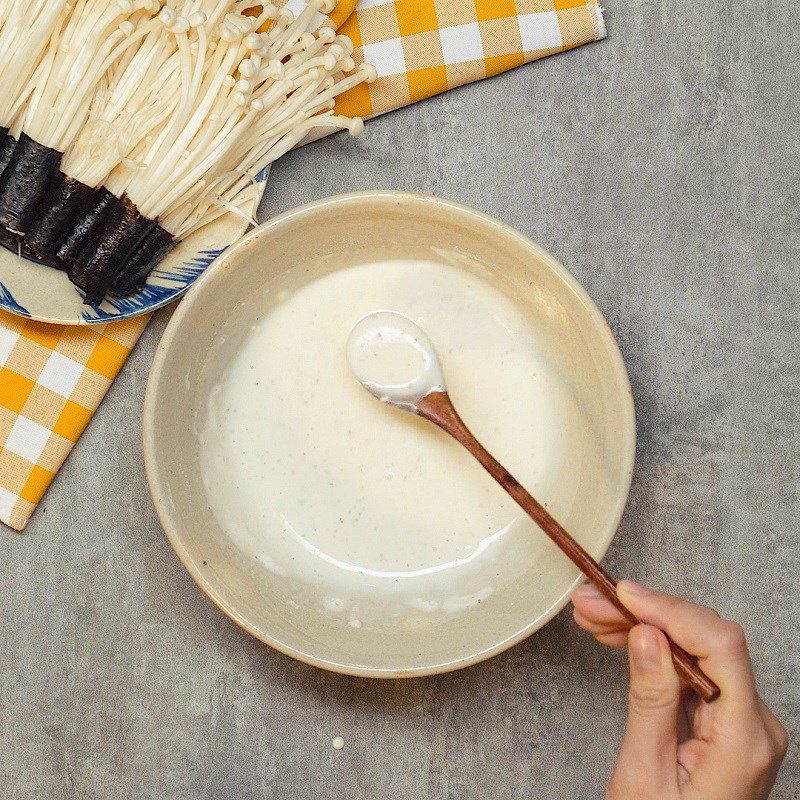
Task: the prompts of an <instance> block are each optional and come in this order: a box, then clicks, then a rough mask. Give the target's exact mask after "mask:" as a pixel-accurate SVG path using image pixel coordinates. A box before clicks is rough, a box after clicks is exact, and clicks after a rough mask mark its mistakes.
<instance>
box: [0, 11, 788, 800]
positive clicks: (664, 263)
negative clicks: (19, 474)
mask: <svg viewBox="0 0 800 800" xmlns="http://www.w3.org/2000/svg"><path fill="white" fill-rule="evenodd" d="M609 6H610V8H609V12H608V21H609V30H610V38H609V39H608V40H607V41H605V42H603V43H600V44H596V45H592V46H589V47H584V48H580V49H578V50H574V51H572V52H570V53H567V54H564V55H560V56H557V57H554V58H550V59H547V60H545V61H542V62H539V63H538V64H534V65H531V66H528V67H524V68H521V69H518V70H516V71H514V72H512V73H510V74H506V75H504V76H501V77H499V78H496V79H494V80H490V81H486V82H484V83H481V84H477V85H473V86H469V87H466V88H463V89H460V90H457V91H453V92H450V93H449V94H447V95H445V96H443V97H440V98H437V99H434V100H431V101H428V102H425V103H422V104H419V105H417V106H414V107H411V108H408V109H405V110H403V111H399V112H397V113H394V114H391V115H389V116H387V117H384V118H382V119H380V120H377V121H374V122H373V123H371V124H370V125H369V126H368V132H367V135H366V136H364V137H363V138H362V139H360V140H358V141H351V140H350V139H348V138H347V137H342V136H338V137H335V138H334V139H331V140H327V141H325V142H322V143H318V144H316V145H313V146H310V147H308V148H306V149H304V150H302V151H301V152H298V153H294V154H291V155H290V156H288V157H286V158H285V159H283V160H282V162H281V163H280V165H279V166H278V167H277V168H276V169H275V170H274V172H273V175H272V180H271V183H270V187H269V191H268V197H267V208H268V211H269V212H270V213H275V212H278V211H281V210H283V209H286V208H289V207H291V206H294V205H296V204H299V203H303V202H306V201H310V200H313V199H315V198H318V197H322V196H324V195H329V194H334V193H337V192H342V191H346V190H354V189H364V188H392V189H408V190H414V191H420V192H427V193H432V194H437V195H442V196H444V197H449V198H453V199H456V200H460V201H462V202H464V203H468V204H470V205H473V206H476V207H478V208H481V209H484V210H485V211H488V212H490V213H492V214H496V215H498V216H501V217H502V218H503V219H505V220H506V221H507V222H509V223H510V224H512V225H515V226H516V227H518V228H520V229H521V230H523V231H525V232H526V233H528V234H529V235H530V236H532V237H533V238H534V239H535V240H537V241H538V242H540V243H541V244H542V245H544V247H545V248H547V249H548V250H550V251H551V252H553V253H554V254H555V255H556V256H557V257H559V258H560V259H561V260H562V261H563V262H564V263H565V264H566V265H567V267H568V268H569V269H570V270H571V271H572V272H573V274H574V275H575V276H576V277H577V278H578V279H579V280H580V281H581V282H582V283H583V285H584V286H585V287H586V288H587V289H588V291H589V293H590V294H591V295H592V297H594V299H595V300H596V301H597V303H598V305H599V306H600V308H601V309H602V310H603V312H604V313H605V314H606V316H607V318H608V320H609V322H610V323H611V326H612V328H613V329H614V331H615V333H616V334H617V336H618V338H619V340H620V344H621V347H622V349H623V352H624V355H625V358H626V361H627V364H628V369H629V371H630V375H631V380H632V382H633V387H634V391H635V396H636V404H637V412H638V426H639V449H638V454H637V466H636V472H635V476H634V482H633V490H632V493H631V498H630V503H629V506H628V509H627V513H626V515H625V518H624V521H623V524H622V527H621V530H620V532H619V535H618V537H617V539H616V541H615V543H614V545H613V547H612V550H611V552H610V554H609V556H608V564H609V566H610V567H611V568H612V569H613V571H614V572H616V573H618V574H619V575H627V576H631V577H634V578H637V579H640V580H644V581H647V582H650V583H652V584H655V585H657V586H661V587H665V588H669V587H671V588H674V589H675V590H677V591H680V592H682V593H685V594H686V595H688V596H691V597H694V598H697V599H699V600H702V601H703V602H706V603H710V604H713V605H714V606H716V607H717V608H719V609H720V610H721V611H722V612H723V613H724V614H728V615H732V616H734V617H736V618H738V619H740V620H742V621H743V623H744V624H745V625H746V627H747V630H748V633H749V638H750V642H751V647H752V652H753V657H754V660H755V662H756V665H757V668H758V672H759V675H760V681H761V687H762V689H763V693H764V695H765V697H766V698H767V699H768V702H770V703H771V704H772V705H773V707H774V708H775V709H776V710H777V711H778V713H779V714H780V716H782V717H783V719H784V720H785V721H786V722H787V723H788V725H789V727H790V728H791V729H792V731H793V734H794V736H795V739H797V738H798V735H799V734H800V730H798V714H799V712H800V694H799V692H800V688H799V687H800V669H798V658H799V657H800V627H799V626H798V619H799V618H800V596H798V595H800V592H798V584H799V579H798V573H800V553H799V552H798V545H797V540H798V536H797V531H798V524H797V518H798V515H799V514H800V497H799V496H798V487H799V486H800V447H799V446H800V411H799V410H798V390H800V356H798V344H800V336H799V334H800V331H799V330H798V328H799V327H800V325H799V323H798V300H800V271H799V269H800V268H799V267H798V263H800V179H799V178H800V175H798V163H800V142H799V140H798V136H800V133H799V131H800V127H799V126H798V115H799V112H800V81H798V65H799V64H800V49H799V48H798V41H800V39H799V38H798V36H797V12H796V8H794V7H793V6H786V5H779V4H778V3H772V2H766V3H763V2H760V3H756V2H753V0H745V1H744V2H738V3H731V2H730V0H707V1H706V2H703V3H689V2H685V0H656V2H644V0H632V2H627V3H622V2H619V3H618V2H613V0H611V2H609ZM165 322H166V313H162V314H161V315H159V317H158V319H156V321H155V322H154V323H153V324H152V325H151V326H150V329H149V330H148V332H147V333H146V335H145V336H144V337H143V339H142V341H141V343H140V344H139V346H138V348H137V349H136V351H135V353H134V355H133V357H132V358H131V359H130V361H129V363H128V364H127V366H126V367H125V369H124V371H123V373H122V375H121V376H120V378H119V380H117V382H116V383H115V384H114V387H113V388H112V390H111V392H110V393H109V395H108V398H107V400H106V402H105V403H104V405H103V407H102V409H101V411H100V413H99V414H98V415H97V417H96V418H95V420H94V421H93V422H92V424H91V426H90V427H89V430H88V431H87V433H86V435H85V436H84V437H83V439H82V440H81V442H80V443H79V445H78V446H77V447H76V449H75V452H74V453H73V455H72V456H71V458H70V459H69V462H68V463H67V465H66V466H65V468H64V469H63V470H62V472H61V474H60V475H59V476H58V478H57V479H56V482H55V484H54V486H53V488H52V490H51V491H50V493H49V495H48V496H47V498H46V501H45V502H44V504H43V505H42V507H41V508H40V510H39V512H38V514H37V515H36V517H35V518H34V520H33V521H32V522H31V524H30V526H29V527H28V530H27V532H26V533H25V535H23V536H16V535H13V534H11V533H8V532H7V533H4V534H1V535H0V563H2V565H3V566H2V580H0V584H1V586H0V625H1V626H2V628H1V629H0V633H1V634H2V646H1V647H0V797H2V798H4V800H15V799H16V798H20V799H21V798H24V800H33V799H34V798H36V799H37V800H38V798H47V799H48V800H49V799H50V798H53V799H54V800H56V799H59V800H60V798H81V800H83V799H84V798H87V799H88V798H115V799H119V800H126V799H127V798H130V799H131V800H144V799H149V798H154V799H155V798H158V800H163V799H164V798H166V799H168V800H171V799H172V798H187V799H188V798H191V799H194V798H207V799H208V800H228V799H229V798H231V799H233V798H237V799H241V800H249V799H250V798H275V800H305V799H306V798H309V799H310V798H330V800H356V798H358V800H372V799H373V798H380V800H384V799H386V800H389V799H391V800H429V799H430V800H434V799H435V800H443V799H445V798H448V799H450V800H467V799H468V798H481V799H482V800H483V799H484V798H493V799H494V800H512V799H513V800H518V799H519V798H544V799H545V800H551V799H555V800H560V799H561V798H564V800H571V799H572V798H589V797H597V796H599V795H600V794H601V792H602V786H603V785H604V780H605V777H606V776H607V774H608V772H609V770H610V768H611V766H612V764H613V761H614V757H615V754H616V747H617V743H618V739H619V736H620V731H621V727H622V724H623V720H624V701H625V692H626V685H625V680H624V679H623V670H624V669H625V663H624V660H623V659H622V657H620V656H619V655H617V654H612V653H609V652H605V651H604V650H603V649H601V648H600V647H599V646H597V645H595V644H594V642H592V641H591V640H589V639H588V637H586V636H585V635H584V634H583V633H582V632H581V631H579V630H577V629H576V627H575V626H574V625H573V624H572V621H571V619H570V616H569V613H568V612H565V613H562V614H561V615H560V616H559V617H558V618H557V619H556V620H555V621H554V622H552V623H551V624H550V625H548V626H547V627H546V628H545V629H544V630H542V631H541V632H540V633H539V634H537V635H535V636H534V637H532V638H531V639H529V640H528V641H527V642H525V643H523V644H521V645H520V646H518V647H516V648H514V649H513V650H512V651H511V652H508V653H506V654H505V655H503V656H500V657H498V658H496V659H494V660H492V661H490V662H488V663H485V664H482V665H480V666H477V667H474V668H471V669H468V670H466V671H464V672H461V673H459V674H453V675H447V676H443V677H437V678H431V679H428V680H419V681H413V682H406V683H395V684H378V683H371V682H368V681H359V680H352V679H349V678H344V677H338V676H334V675H328V674H325V673H322V672H319V671H316V670H314V669H311V668H307V667H303V666H300V665H298V664H295V663H293V662H292V661H290V660H289V659H287V658H285V657H283V656H280V655H278V654H276V653H274V652H272V651H271V650H270V649H269V648H267V647H266V646H263V645H261V644H260V643H259V642H257V641H256V640H254V639H252V638H250V637H249V636H248V635H246V634H245V633H243V632H242V631H240V630H239V629H238V628H237V627H236V626H235V625H234V624H233V623H232V622H230V621H229V620H228V619H227V618H226V617H224V616H223V615H222V614H221V613H220V612H218V611H217V610H216V609H215V608H214V607H213V606H212V605H211V603H210V602H209V601H207V600H206V599H205V598H204V597H203V595H202V594H201V593H200V591H199V590H198V589H197V588H196V587H195V586H194V584H193V583H192V581H191V579H190V577H189V575H188V574H187V573H186V571H185V570H184V569H183V567H181V565H180V564H179V562H178V560H177V558H176V557H175V555H174V554H173V552H172V550H171V549H170V547H169V545H168V543H167V540H166V538H165V537H164V535H163V534H162V532H161V530H160V528H159V525H158V522H157V521H156V517H155V514H154V512H153V511H152V508H151V505H150V500H149V496H148V493H147V489H146V486H145V477H144V472H143V468H142V453H141V445H140V436H139V425H140V409H141V406H142V396H143V393H144V388H145V381H146V377H147V371H148V367H149V364H150V361H151V358H152V354H153V350H154V348H155V346H156V343H157V341H158V338H159V335H160V333H161V331H162V329H163V326H164V324H165ZM334 735H341V736H343V737H344V738H345V740H346V743H347V744H346V747H345V749H344V750H342V751H341V752H335V751H334V750H332V749H331V746H330V742H331V738H332V737H333V736H334ZM799 785H800V761H799V760H798V746H797V743H796V741H795V743H794V744H793V746H792V750H791V751H790V754H789V756H788V759H787V762H786V764H785V766H784V769H783V772H782V775H781V778H780V781H779V785H778V787H777V789H776V791H775V793H774V797H775V798H781V799H782V800H790V799H792V800H796V798H798V797H800V789H798V786H799Z"/></svg>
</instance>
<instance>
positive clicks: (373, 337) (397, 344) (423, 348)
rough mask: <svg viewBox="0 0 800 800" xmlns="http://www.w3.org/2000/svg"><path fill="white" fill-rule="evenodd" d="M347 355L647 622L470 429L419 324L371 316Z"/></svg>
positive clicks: (680, 652) (366, 380)
mask: <svg viewBox="0 0 800 800" xmlns="http://www.w3.org/2000/svg"><path fill="white" fill-rule="evenodd" d="M347 351H348V361H349V363H350V367H351V369H352V371H353V373H354V375H355V376H356V378H357V380H358V381H359V382H360V383H361V384H362V385H363V386H364V387H365V388H366V389H367V390H368V391H369V392H370V393H371V394H373V395H374V396H375V397H377V398H378V399H379V400H381V401H383V402H385V403H388V404H390V405H393V406H396V407H397V408H401V409H403V410H404V411H409V412H411V413H413V414H417V415H419V416H420V417H424V418H425V419H427V420H429V421H430V422H433V423H434V424H435V425H438V426H439V427H440V428H441V429H442V430H443V431H445V432H446V433H449V434H450V436H452V437H453V438H454V439H455V440H456V441H457V442H459V443H460V444H462V445H463V446H464V447H465V448H466V449H467V450H468V451H469V452H470V453H472V455H473V456H474V457H475V459H476V460H477V461H478V462H479V463H480V464H481V466H482V467H483V468H484V469H485V470H486V471H487V472H488V473H489V474H490V475H491V476H492V477H493V478H494V479H495V480H496V481H497V482H498V483H499V484H500V486H502V487H503V489H505V490H506V492H508V494H509V495H510V496H511V497H512V498H513V500H514V501H515V502H516V503H517V505H519V506H520V508H521V509H522V510H523V511H524V512H525V513H526V514H528V516H530V518H531V519H532V520H533V521H534V522H535V523H536V524H537V525H538V526H539V527H540V528H541V529H542V530H543V531H544V532H545V533H546V534H547V535H548V536H549V537H550V538H551V539H552V540H553V542H555V544H556V545H557V546H558V547H559V548H560V549H561V550H562V552H563V553H564V554H565V555H566V556H567V558H569V559H570V560H571V561H572V563H573V564H575V566H576V567H578V569H579V570H580V571H581V572H582V573H583V574H584V575H586V577H587V578H588V579H589V580H590V581H592V583H594V584H595V586H597V588H598V589H599V590H600V591H601V592H602V593H603V594H604V595H605V597H607V598H608V599H609V600H610V601H611V603H613V604H614V606H615V607H616V608H617V609H619V611H620V612H621V613H622V615H623V616H624V617H625V618H626V619H627V620H628V621H629V622H630V623H631V625H636V624H638V623H639V622H641V620H639V619H638V618H637V617H636V616H635V615H634V614H632V613H631V612H630V611H629V610H628V609H627V608H626V607H625V606H624V605H623V604H622V602H621V601H620V599H619V597H617V591H616V586H617V582H616V581H615V580H614V579H613V578H612V577H611V576H610V575H609V574H608V573H607V572H606V571H605V570H604V569H603V567H601V566H600V564H598V563H597V561H595V560H594V559H593V558H592V557H591V556H590V555H589V553H587V552H586V550H584V548H583V547H581V545H580V544H578V542H577V541H575V539H573V538H572V536H570V534H569V533H567V531H566V530H565V529H564V528H563V527H562V525H561V524H560V523H559V522H558V521H557V520H556V519H555V518H554V517H553V516H552V514H550V512H549V511H548V510H547V509H546V508H545V507H544V506H543V505H542V504H541V503H540V502H539V501H538V500H536V498H535V497H533V495H531V494H530V493H529V492H528V491H527V490H526V489H525V488H524V487H523V486H522V485H521V484H520V483H519V481H518V480H517V479H516V478H515V477H514V476H513V475H512V474H511V473H510V472H509V471H508V470H507V469H506V468H505V467H504V466H503V465H502V464H501V463H500V462H499V461H498V460H497V459H496V458H495V457H494V456H492V454H491V453H489V451H488V450H487V449H486V448H485V447H484V446H483V445H482V444H481V443H480V442H479V441H478V440H477V439H476V438H475V436H474V435H473V434H472V432H471V431H470V430H469V428H468V427H467V426H466V425H465V424H464V421H463V420H462V419H461V417H460V416H459V414H458V412H457V411H456V409H455V407H454V406H453V402H452V400H451V399H450V395H449V394H448V393H447V388H446V386H445V382H444V377H443V373H442V369H441V365H440V362H439V357H438V355H437V353H436V349H435V348H434V346H433V344H432V342H431V341H430V339H428V337H427V336H426V334H425V333H424V332H423V331H422V330H421V329H420V328H419V327H418V326H417V325H416V324H415V323H414V322H412V321H411V320H410V319H408V318H407V317H404V316H403V315H402V314H396V313H394V312H388V311H381V312H377V313H375V314H370V315H369V316H367V317H364V319H362V320H361V321H360V322H359V323H358V324H357V325H356V326H355V327H354V328H353V331H352V333H351V334H350V338H349V340H348V347H347ZM668 638H669V637H668ZM669 644H670V648H671V649H672V659H673V661H674V663H675V669H676V670H677V672H678V674H679V675H680V676H681V677H682V678H683V679H684V680H685V681H686V683H687V684H689V686H691V687H692V689H694V691H695V692H697V694H698V695H699V696H700V697H701V698H702V699H703V700H705V701H706V702H711V701H712V700H715V699H716V698H717V697H719V687H718V686H717V685H716V684H715V683H714V681H712V680H711V678H709V677H708V675H706V674H705V672H703V670H702V669H701V668H700V666H699V665H698V663H697V659H696V658H694V656H692V655H690V654H689V653H687V652H686V651H685V650H684V649H683V648H682V647H680V645H677V644H675V642H673V641H672V640H671V639H670V640H669Z"/></svg>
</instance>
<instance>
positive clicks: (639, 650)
mask: <svg viewBox="0 0 800 800" xmlns="http://www.w3.org/2000/svg"><path fill="white" fill-rule="evenodd" d="M634 630H635V631H636V633H635V634H634V635H633V636H632V637H631V638H632V646H631V658H632V659H633V661H634V664H635V666H636V667H637V668H638V669H640V670H641V671H642V672H657V671H658V670H660V669H661V643H660V642H659V638H658V634H657V633H656V632H655V631H654V630H653V629H652V628H648V627H645V626H640V627H637V628H634Z"/></svg>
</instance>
